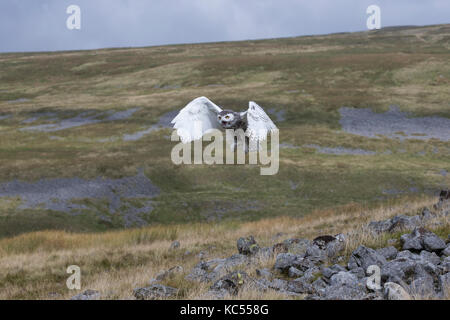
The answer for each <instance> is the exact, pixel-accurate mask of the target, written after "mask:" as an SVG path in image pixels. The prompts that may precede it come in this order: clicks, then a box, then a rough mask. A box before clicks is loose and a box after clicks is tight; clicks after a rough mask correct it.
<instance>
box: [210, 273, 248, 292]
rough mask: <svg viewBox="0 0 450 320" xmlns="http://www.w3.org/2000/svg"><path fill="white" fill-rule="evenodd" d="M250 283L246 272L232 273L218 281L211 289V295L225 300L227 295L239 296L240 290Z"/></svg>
mask: <svg viewBox="0 0 450 320" xmlns="http://www.w3.org/2000/svg"><path fill="white" fill-rule="evenodd" d="M247 281H248V276H247V273H245V272H244V271H234V272H231V273H229V274H227V275H225V276H223V277H222V278H220V279H219V280H217V281H216V282H215V283H214V284H213V285H212V286H211V287H210V291H212V292H210V293H212V294H213V295H215V296H216V297H219V298H223V297H225V296H226V295H232V296H234V295H237V293H238V291H239V288H240V287H242V286H243V285H244V284H246V283H247Z"/></svg>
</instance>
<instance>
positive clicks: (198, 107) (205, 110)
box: [171, 97, 277, 151]
mask: <svg viewBox="0 0 450 320" xmlns="http://www.w3.org/2000/svg"><path fill="white" fill-rule="evenodd" d="M195 122H197V124H198V123H200V124H201V130H196V129H195V127H194V123H195ZM171 123H172V124H173V125H174V126H173V127H174V129H177V134H178V135H179V136H180V138H181V141H182V142H183V143H189V142H191V141H193V140H198V139H201V138H202V137H203V135H204V134H206V133H208V132H209V131H210V130H212V129H222V130H223V129H233V130H237V129H242V130H243V131H244V132H245V140H246V143H245V146H246V151H248V149H247V146H248V140H249V139H250V140H252V141H253V142H257V143H259V142H261V141H263V140H265V139H267V135H268V133H269V131H273V130H277V127H276V126H275V124H274V123H273V122H272V120H271V119H270V118H269V116H268V115H267V114H266V113H265V112H264V110H263V109H262V108H261V107H260V106H258V105H257V104H256V103H255V102H253V101H250V102H249V106H248V109H247V110H246V111H242V112H235V111H231V110H224V109H222V108H221V107H219V106H217V105H216V104H214V103H213V102H212V101H211V100H209V99H208V98H206V97H199V98H196V99H194V100H192V101H191V102H189V103H188V104H187V105H186V106H185V107H184V108H183V109H181V110H180V112H179V113H178V114H177V116H176V117H175V118H174V119H173V120H172V122H171ZM236 145H237V138H235V143H234V144H232V145H231V147H232V148H233V149H234V148H235V147H236Z"/></svg>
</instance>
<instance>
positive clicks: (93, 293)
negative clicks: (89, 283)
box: [70, 289, 100, 300]
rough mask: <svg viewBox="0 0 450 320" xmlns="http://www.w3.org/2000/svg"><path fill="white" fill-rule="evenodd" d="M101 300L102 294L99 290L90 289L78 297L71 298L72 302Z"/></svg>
mask: <svg viewBox="0 0 450 320" xmlns="http://www.w3.org/2000/svg"><path fill="white" fill-rule="evenodd" d="M99 298H100V292H99V291H97V290H91V289H88V290H86V291H84V292H82V293H80V294H77V295H76V296H73V297H72V298H70V300H98V299H99Z"/></svg>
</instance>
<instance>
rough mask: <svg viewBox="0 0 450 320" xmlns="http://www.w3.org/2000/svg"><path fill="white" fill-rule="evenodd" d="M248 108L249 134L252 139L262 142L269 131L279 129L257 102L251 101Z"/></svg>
mask: <svg viewBox="0 0 450 320" xmlns="http://www.w3.org/2000/svg"><path fill="white" fill-rule="evenodd" d="M248 106H249V107H248V110H247V123H248V127H247V132H246V133H247V136H248V137H249V139H250V140H253V141H256V142H260V141H263V140H266V139H267V134H268V132H269V131H273V130H277V126H276V125H275V124H274V123H273V122H272V120H270V118H269V116H268V115H267V114H266V113H265V112H264V110H263V109H262V108H261V107H260V106H258V105H257V104H256V103H255V102H253V101H250V102H249V104H248Z"/></svg>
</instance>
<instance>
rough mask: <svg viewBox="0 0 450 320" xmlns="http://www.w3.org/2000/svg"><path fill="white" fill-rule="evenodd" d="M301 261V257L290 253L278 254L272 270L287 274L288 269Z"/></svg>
mask: <svg viewBox="0 0 450 320" xmlns="http://www.w3.org/2000/svg"><path fill="white" fill-rule="evenodd" d="M302 261H303V257H302V256H299V255H295V254H292V253H279V254H278V255H277V258H276V261H275V265H274V269H275V270H277V271H279V272H282V273H287V272H288V271H289V268H290V267H294V266H296V265H300V264H301V262H302Z"/></svg>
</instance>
